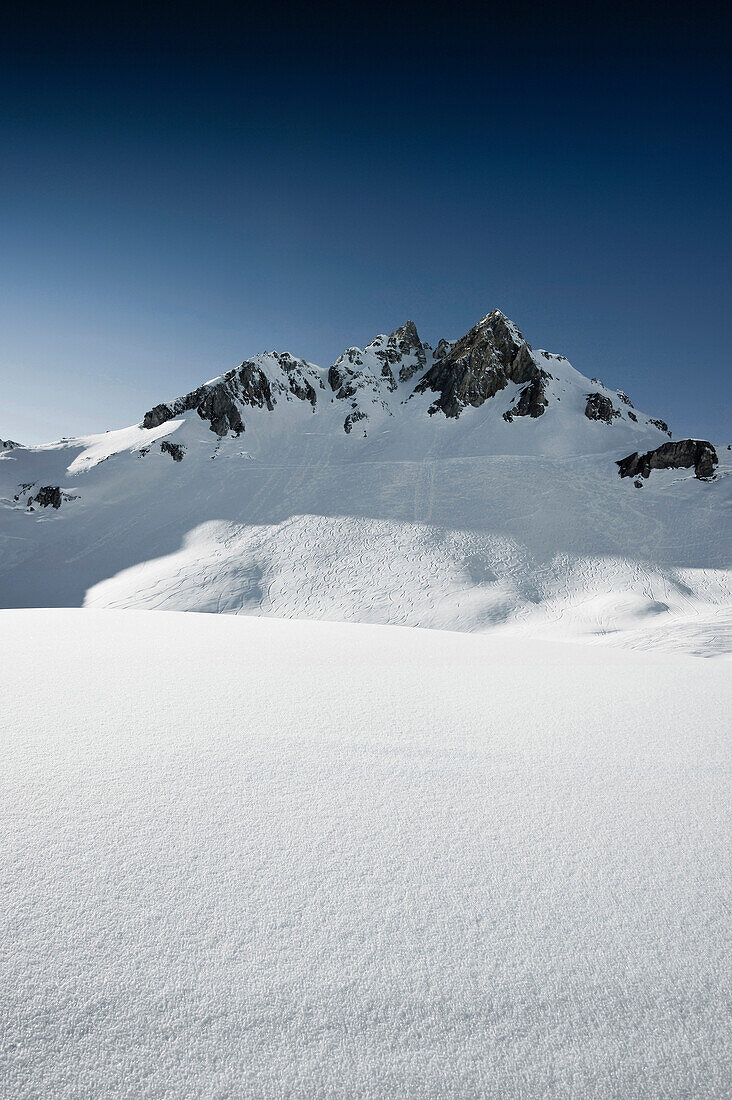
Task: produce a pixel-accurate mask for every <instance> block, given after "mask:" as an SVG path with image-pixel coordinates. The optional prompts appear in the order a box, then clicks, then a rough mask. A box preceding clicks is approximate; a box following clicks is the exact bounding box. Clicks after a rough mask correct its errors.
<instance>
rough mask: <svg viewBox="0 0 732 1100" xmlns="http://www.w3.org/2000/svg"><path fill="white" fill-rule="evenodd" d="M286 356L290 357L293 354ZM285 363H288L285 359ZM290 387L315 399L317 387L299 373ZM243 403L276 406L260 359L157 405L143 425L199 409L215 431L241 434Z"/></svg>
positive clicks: (307, 398) (298, 393)
mask: <svg viewBox="0 0 732 1100" xmlns="http://www.w3.org/2000/svg"><path fill="white" fill-rule="evenodd" d="M282 358H285V357H282ZM286 358H287V359H288V360H289V359H290V357H289V356H288V357H286ZM295 362H296V361H295V360H294V359H293V360H291V367H294V366H295ZM282 365H283V367H284V366H285V364H284V363H283V364H282ZM285 369H287V368H286V367H285ZM290 389H291V391H292V392H293V394H294V395H295V396H297V397H302V399H303V400H308V401H313V403H314V401H315V391H314V390H313V388H312V386H309V385H307V386H305V385H303V384H302V383H301V380H300V379H299V378H297V376H293V377H292V379H291V381H290ZM240 405H251V406H253V407H256V408H260V409H261V408H263V407H264V406H266V407H267V408H268V409H269V410H270V411H271V410H272V409H273V408H274V403H273V397H272V387H271V386H270V382H269V379H268V378H267V376H266V374H265V373H264V371H263V370H261V369H260V368H259V367H258V366H257V365H256V363H252V362H245V363H242V364H241V366H239V367H236V369H235V370H231V371H228V372H227V373H226V374H223V375H222V376H221V378H220V379H219V381H218V382H215V383H213V384H212V385H209V386H199V387H198V389H196V390H191V392H190V393H188V394H186V395H185V397H179V398H178V400H177V401H173V402H172V403H171V404H169V405H166V404H162V405H156V406H155V408H153V409H150V411H149V412H146V413H145V416H144V417H143V420H142V426H143V428H157V427H158V425H160V424H166V423H167V422H168V421H169V420H172V419H173V418H174V417H176V416H180V415H181V414H182V413H185V412H189V411H190V410H191V409H196V410H197V411H198V415H199V416H200V417H201V419H202V420H208V421H209V422H210V426H211V431H212V432H215V433H216V435H218V436H224V435H226V434H227V432H230V431H231V432H233V433H234V435H241V433H242V432H243V431H244V422H243V420H242V418H241V412H240V410H239V406H240Z"/></svg>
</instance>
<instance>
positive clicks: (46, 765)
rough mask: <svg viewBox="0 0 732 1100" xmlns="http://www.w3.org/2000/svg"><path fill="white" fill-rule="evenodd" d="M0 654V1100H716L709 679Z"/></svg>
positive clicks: (673, 667) (53, 614) (343, 644)
mask: <svg viewBox="0 0 732 1100" xmlns="http://www.w3.org/2000/svg"><path fill="white" fill-rule="evenodd" d="M0 632H1V633H2V637H3V640H4V651H3V676H2V678H0V712H1V713H2V715H3V737H2V739H1V740H0V777H1V780H0V781H1V782H2V785H3V792H2V798H0V912H2V914H3V918H2V930H1V931H0V1018H2V1020H3V1029H2V1040H1V1041H2V1051H1V1052H0V1094H1V1095H3V1096H6V1097H13V1098H14V1100H31V1098H32V1100H36V1098H39V1097H44V1098H45V1097H54V1098H57V1100H65V1098H69V1100H70V1098H71V1097H105V1098H109V1100H111V1098H113V1097H151V1098H152V1097H158V1098H162V1097H170V1098H174V1097H175V1098H180V1097H199V1096H200V1097H247V1098H249V1097H251V1098H252V1100H255V1098H256V1100H270V1098H272V1100H274V1098H281V1097H342V1098H344V1100H345V1098H348V1100H354V1098H359V1097H363V1098H366V1097H399V1098H406V1097H415V1098H416V1097H419V1098H422V1097H430V1098H433V1100H440V1098H443V1097H445V1098H447V1097H495V1098H500V1100H510V1098H513V1097H515V1098H522V1100H525V1098H527V1097H546V1098H557V1100H559V1098H561V1100H567V1098H573V1100H585V1098H586V1097H597V1098H599V1097H603V1098H605V1097H608V1098H609V1097H616V1098H622V1100H631V1098H641V1097H643V1098H647V1097H659V1098H660V1097H704V1098H707V1100H712V1098H715V1097H717V1098H720V1100H721V1098H722V1097H725V1096H728V1095H729V1091H728V1090H729V1068H730V1067H729V1058H728V1055H729V1015H728V1011H727V1006H728V1002H729V978H730V963H729V960H730V950H729V946H730V945H729V926H728V915H729V914H728V905H727V901H728V899H727V896H726V890H727V884H728V882H729V872H730V866H729V852H730V846H729V838H728V832H727V829H726V825H725V822H726V809H727V800H728V790H729V742H728V740H727V739H725V737H724V735H723V732H722V731H723V728H724V719H725V717H726V715H728V714H729V710H730V702H731V700H730V681H729V676H728V670H727V667H726V666H725V665H723V664H722V663H720V662H714V661H698V660H694V659H692V658H688V657H681V656H669V655H666V654H664V655H659V654H647V653H634V654H629V653H622V652H614V651H612V650H605V651H599V650H597V649H592V648H590V647H587V646H578V645H569V644H548V643H543V642H536V641H526V640H521V641H517V640H511V639H508V640H506V639H495V638H492V637H480V636H475V635H472V636H470V635H465V634H456V633H446V632H438V631H431V632H430V631H421V630H403V629H399V628H394V629H385V628H382V627H375V626H362V625H348V624H342V623H338V624H334V623H316V622H286V621H276V620H267V619H244V618H231V617H229V618H227V617H225V616H197V615H176V614H171V615H168V614H161V615H146V614H145V613H143V612H135V611H125V612H115V611H104V612H98V611H79V610H76V611H74V610H50V611H45V610H32V611H5V612H1V613H0Z"/></svg>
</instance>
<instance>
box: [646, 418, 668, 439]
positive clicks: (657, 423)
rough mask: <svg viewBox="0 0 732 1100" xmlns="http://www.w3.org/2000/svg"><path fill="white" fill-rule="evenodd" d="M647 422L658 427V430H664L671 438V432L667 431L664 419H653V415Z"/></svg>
mask: <svg viewBox="0 0 732 1100" xmlns="http://www.w3.org/2000/svg"><path fill="white" fill-rule="evenodd" d="M648 423H649V424H653V426H654V427H656V428H658V430H659V431H661V432H665V433H666V435H667V436H668V437H669V439H670V438H671V432H670V431H669V427H668V424H667V423H666V421H665V420H654V419H653V417H651V419H650V420H649V421H648Z"/></svg>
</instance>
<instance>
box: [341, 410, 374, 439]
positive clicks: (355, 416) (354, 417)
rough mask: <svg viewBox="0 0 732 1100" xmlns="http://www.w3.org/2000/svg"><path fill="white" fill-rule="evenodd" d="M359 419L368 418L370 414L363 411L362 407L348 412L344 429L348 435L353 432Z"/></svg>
mask: <svg viewBox="0 0 732 1100" xmlns="http://www.w3.org/2000/svg"><path fill="white" fill-rule="evenodd" d="M359 420H368V416H367V415H366V413H365V412H361V410H360V409H354V411H353V412H351V413H349V414H348V416H347V417H346V419H345V421H344V422H343V430H344V432H345V433H346V435H350V434H351V432H352V431H353V425H354V424H357V423H358V421H359Z"/></svg>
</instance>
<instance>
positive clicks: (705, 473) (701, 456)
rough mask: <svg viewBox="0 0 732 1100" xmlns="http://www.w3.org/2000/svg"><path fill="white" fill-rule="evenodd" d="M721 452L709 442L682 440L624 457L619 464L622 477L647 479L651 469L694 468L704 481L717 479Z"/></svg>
mask: <svg viewBox="0 0 732 1100" xmlns="http://www.w3.org/2000/svg"><path fill="white" fill-rule="evenodd" d="M718 461H719V460H718V458H717V452H716V451H715V450H714V447H713V446H712V445H711V443H709V442H707V440H706V439H679V440H677V441H676V442H675V443H662V444H661V446H660V447H656V449H655V450H654V451H646V453H645V454H638V452H637V451H635V452H634V453H633V454H632V455H627V456H626V458H621V459H620V460H619V461H618V462H617V465H618V466H619V468H620V476H621V477H636V475H640V477H643V478H647V477H648V476H649V474H650V472H651V470H680V469H688V468H689V467H691V466H693V467H694V474H695V476H696V477H698V478H699V479H700V480H703V479H706V478H711V477H714V467H715V466H716V465H717V463H718Z"/></svg>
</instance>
